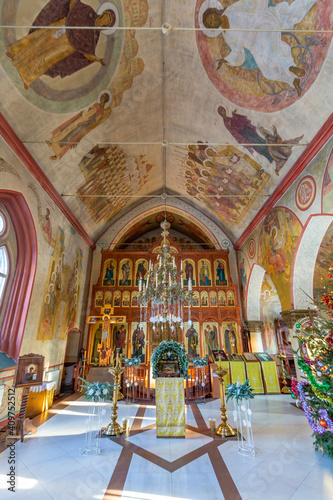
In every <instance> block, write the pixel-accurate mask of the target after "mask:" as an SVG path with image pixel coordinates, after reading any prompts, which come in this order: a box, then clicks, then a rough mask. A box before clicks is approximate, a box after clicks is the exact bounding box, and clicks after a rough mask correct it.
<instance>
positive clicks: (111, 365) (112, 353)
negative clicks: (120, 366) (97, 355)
mask: <svg viewBox="0 0 333 500" xmlns="http://www.w3.org/2000/svg"><path fill="white" fill-rule="evenodd" d="M113 358H114V354H113V352H112V356H111V366H113Z"/></svg>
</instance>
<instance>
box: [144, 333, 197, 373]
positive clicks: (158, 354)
mask: <svg viewBox="0 0 333 500" xmlns="http://www.w3.org/2000/svg"><path fill="white" fill-rule="evenodd" d="M165 355H166V356H167V357H168V358H169V359H170V360H171V359H176V358H177V359H178V360H179V365H180V376H181V377H184V378H187V370H188V364H189V362H188V359H187V356H186V351H185V347H183V345H182V344H180V342H175V341H174V340H163V341H162V342H161V343H160V344H159V345H158V346H157V347H156V349H155V350H154V352H153V354H152V356H151V363H152V368H153V378H157V377H158V363H159V361H160V359H161V358H162V357H163V356H165Z"/></svg>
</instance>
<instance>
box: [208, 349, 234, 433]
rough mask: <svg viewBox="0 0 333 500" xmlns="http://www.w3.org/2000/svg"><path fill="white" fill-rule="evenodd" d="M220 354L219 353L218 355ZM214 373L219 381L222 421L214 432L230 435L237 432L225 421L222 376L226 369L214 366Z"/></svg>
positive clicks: (226, 418) (225, 411) (226, 371)
mask: <svg viewBox="0 0 333 500" xmlns="http://www.w3.org/2000/svg"><path fill="white" fill-rule="evenodd" d="M220 356H221V354H219V357H220ZM213 372H214V373H216V375H217V376H218V378H219V383H220V398H221V408H220V410H221V420H222V423H221V424H220V425H219V426H218V428H217V429H216V434H218V435H219V436H222V437H230V436H235V435H236V434H237V432H236V431H235V430H234V429H233V428H232V427H231V425H229V424H228V423H227V420H228V417H227V408H226V406H225V394H224V380H223V379H224V377H225V376H226V374H227V373H228V370H223V369H222V368H215V370H213Z"/></svg>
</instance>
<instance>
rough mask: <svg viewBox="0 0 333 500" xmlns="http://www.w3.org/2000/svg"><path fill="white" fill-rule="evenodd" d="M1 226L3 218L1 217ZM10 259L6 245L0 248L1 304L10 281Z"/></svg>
mask: <svg viewBox="0 0 333 500" xmlns="http://www.w3.org/2000/svg"><path fill="white" fill-rule="evenodd" d="M0 224H1V217H0ZM8 270H9V259H8V252H7V249H6V247H5V245H3V246H0V304H1V302H2V297H3V293H4V290H5V285H6V282H7V280H8Z"/></svg>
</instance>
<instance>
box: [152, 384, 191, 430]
mask: <svg viewBox="0 0 333 500" xmlns="http://www.w3.org/2000/svg"><path fill="white" fill-rule="evenodd" d="M155 398H156V436H157V437H185V431H186V428H185V395H184V379H183V378H181V377H170V378H169V377H165V378H164V377H159V378H157V379H156V380H155Z"/></svg>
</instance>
